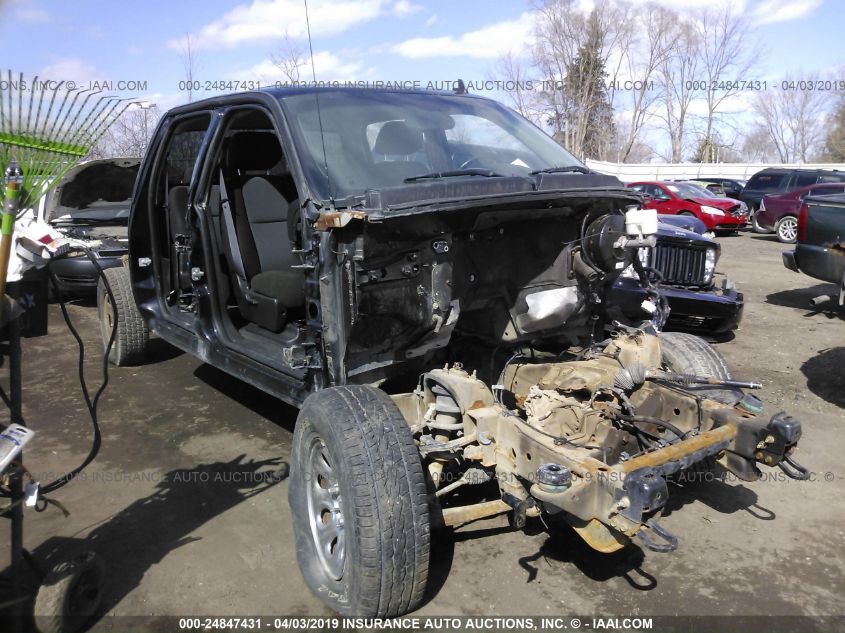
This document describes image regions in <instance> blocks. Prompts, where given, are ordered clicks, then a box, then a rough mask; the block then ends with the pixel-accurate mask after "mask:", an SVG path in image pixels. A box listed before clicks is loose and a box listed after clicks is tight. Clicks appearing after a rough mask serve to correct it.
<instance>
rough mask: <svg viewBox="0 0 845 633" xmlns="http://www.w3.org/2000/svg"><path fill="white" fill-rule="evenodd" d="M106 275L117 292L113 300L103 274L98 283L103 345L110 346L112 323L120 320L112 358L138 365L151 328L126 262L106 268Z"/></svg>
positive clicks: (112, 360)
mask: <svg viewBox="0 0 845 633" xmlns="http://www.w3.org/2000/svg"><path fill="white" fill-rule="evenodd" d="M103 276H104V277H105V278H106V281H108V284H109V288H111V291H112V295H114V302H112V299H111V297H109V293H108V292H107V291H106V285H105V283H104V282H103V279H102V278H101V279H100V281H99V282H98V283H97V314H98V316H99V319H100V337H101V338H102V340H103V349H104V350H105V349H106V348H107V347H108V343H109V339H110V337H111V334H112V328H113V324H114V322H115V321H117V332H116V334H115V337H114V342H113V343H112V346H111V351H110V352H109V361H111V362H112V363H113V364H115V365H117V366H118V367H123V366H124V365H137V364H138V363H140V362H142V361H143V360H144V354H145V352H146V350H147V347H148V345H149V341H150V331H149V329H148V328H147V323H146V322H145V321H144V318H143V317H142V316H141V312H140V311H139V310H138V306H137V305H136V304H135V297H134V295H133V294H132V281H131V280H130V278H129V269H128V268H126V267H125V266H119V267H117V268H106V269H105V270H104V271H103Z"/></svg>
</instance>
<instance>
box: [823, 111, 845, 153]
mask: <svg viewBox="0 0 845 633" xmlns="http://www.w3.org/2000/svg"><path fill="white" fill-rule="evenodd" d="M831 123H832V126H831V128H830V130H829V131H828V133H827V140H826V141H825V147H826V150H827V151H826V155H827V159H828V160H829V161H831V162H834V163H845V99H843V100H842V102H841V103H840V104H839V108H838V109H837V110H836V112H835V113H834V115H833V117H832V121H831Z"/></svg>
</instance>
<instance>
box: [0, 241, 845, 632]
mask: <svg viewBox="0 0 845 633" xmlns="http://www.w3.org/2000/svg"><path fill="white" fill-rule="evenodd" d="M722 245H723V256H722V260H721V263H720V267H719V268H720V271H721V272H722V273H726V274H727V275H729V276H730V277H731V278H732V279H733V280H734V281H735V282H736V284H737V286H738V287H739V288H740V290H742V291H744V292H745V296H746V301H747V306H746V311H745V317H744V322H743V324H742V329H741V330H740V331H738V332H737V335H736V338H735V339H734V340H732V341H730V342H725V343H721V344H719V349H720V351H722V353H723V354H724V355H725V356H726V357H727V359H728V361H729V364H730V365H731V366H732V368H733V371H734V375H735V376H736V377H738V378H742V379H748V380H759V381H761V382H763V383H764V385H765V389H764V392H763V393H762V396H763V398H764V400H765V401H766V403H767V410H768V412H769V413H772V412H775V411H778V410H781V409H786V410H788V411H789V412H791V413H792V414H793V415H796V416H797V417H799V418H800V419H802V420H803V423H804V438H803V439H802V441H801V445H800V446H801V450H800V452H799V454H798V458H799V460H800V461H801V462H802V463H804V464H805V465H807V466H808V467H810V468H811V469H812V470H813V471H814V472H815V473H817V480H816V481H814V482H804V483H797V482H793V481H779V480H770V481H761V482H757V483H754V484H742V483H740V484H736V485H727V484H725V483H720V482H713V483H710V484H700V485H699V484H696V485H691V486H687V487H685V488H680V487H673V488H672V489H671V490H670V492H671V494H672V499H671V501H670V503H669V507H668V509H667V511H666V512H665V514H666V517H665V518H664V519H663V520H662V523H663V524H664V525H665V526H666V527H667V528H669V529H670V530H671V531H673V532H674V533H675V534H678V535H679V536H680V539H681V541H680V548H679V549H678V551H676V552H675V553H672V554H655V553H652V552H644V551H642V550H641V549H640V548H638V547H634V546H631V547H629V548H626V549H625V550H623V551H621V552H618V553H617V554H614V555H610V556H604V555H601V554H597V553H594V552H592V551H591V550H589V549H588V548H587V546H586V545H584V544H583V543H581V542H580V541H579V540H578V539H577V537H571V538H569V537H556V538H551V537H549V536H548V535H547V534H546V533H544V532H543V531H542V530H541V529H539V528H541V527H542V526H541V525H539V524H538V523H529V525H528V527H527V529H526V530H525V532H524V533H515V532H512V531H510V530H509V529H508V527H507V522H506V521H505V519H504V518H499V519H495V520H490V521H486V522H480V523H476V524H474V525H472V526H468V527H465V528H463V529H461V530H459V531H457V532H454V533H444V534H440V535H439V536H438V537H437V538H436V541H435V543H434V550H433V556H432V560H433V564H432V569H431V572H430V581H429V589H428V597H427V599H426V602H425V604H424V606H423V607H422V609H421V611H420V614H425V615H458V614H467V615H470V614H472V615H550V614H582V615H583V614H594V615H597V616H609V615H620V616H626V615H660V614H667V615H673V614H713V613H716V614H721V615H733V614H767V615H801V614H810V615H822V614H845V503H843V499H845V479H843V477H844V476H845V469H843V467H842V466H841V465H840V463H839V462H838V460H837V457H838V453H839V451H840V450H842V449H843V448H845V443H843V440H842V436H841V435H840V433H841V432H842V428H843V423H845V372H843V370H842V368H843V366H845V342H843V341H845V338H843V332H845V324H843V316H842V314H836V313H829V312H818V311H811V310H810V309H809V308H808V307H807V306H808V305H809V304H808V300H809V299H810V298H811V297H813V296H815V295H817V294H821V293H822V292H826V291H829V289H830V288H831V287H830V286H827V285H819V284H817V283H816V282H815V281H814V280H812V279H810V278H809V277H806V276H804V275H798V274H795V273H793V272H790V271H788V270H786V269H785V268H784V267H783V265H782V263H781V257H780V252H781V251H782V250H784V248H785V247H784V246H783V245H781V244H779V243H777V242H776V241H775V240H774V239H773V238H771V237H768V236H758V235H753V234H750V233H746V234H742V235H740V236H735V237H725V238H723V239H722ZM71 312H72V315H73V317H74V318H75V319H76V321H77V323H78V325H79V329H80V331H81V332H82V334H83V337H84V338H85V340H86V343H87V344H88V345H89V346H90V350H91V354H90V355H91V357H92V360H91V361H90V363H89V367H88V370H89V376H91V380H92V382H94V381H95V380H96V377H97V375H98V374H97V362H96V356H97V354H99V349H100V348H99V342H98V339H97V322H96V310H95V309H94V308H92V307H91V305H90V304H87V305H75V306H73V307H72V309H71ZM50 316H51V323H50V327H51V334H50V336H48V337H42V338H40V339H32V340H28V341H25V345H24V354H25V356H24V384H25V389H24V399H25V408H24V414H25V417H26V419H27V421H28V422H29V424H30V425H31V426H32V427H33V428H34V429H35V430H36V431H38V433H39V435H38V437H37V438H36V441H35V442H34V448H33V449H32V450H31V451H29V453H28V454H27V465H28V467H29V468H30V470H32V471H33V472H35V473H40V474H41V476H42V478H44V479H46V478H47V477H48V476H49V475H48V474H47V473H50V472H51V471H61V470H63V469H67V468H70V467H73V466H74V465H76V464H77V463H78V462H79V461H80V460H81V459H82V458H83V457H84V456H85V454H86V452H87V450H88V446H89V443H90V427H89V423H88V420H87V414H86V413H85V410H84V406H83V404H82V403H81V399H80V397H79V392H78V385H77V379H76V347H75V345H74V344H73V341H72V339H71V338H70V335H69V334H68V333H67V330H66V329H65V327H64V325H63V323H62V322H61V316H60V314H59V311H58V309H57V307H56V306H53V307H51V315H50ZM155 356H156V358H155V362H150V363H149V364H146V365H144V366H142V367H136V368H112V371H111V384H110V386H109V388H108V390H107V392H106V395H105V396H104V399H103V402H102V405H101V423H102V429H103V448H102V451H101V453H100V455H99V457H98V458H97V460H96V461H95V463H94V464H93V465H92V466H91V467H90V468H89V469H88V470H87V471H86V476H85V478H84V479H80V480H79V481H76V482H75V483H73V484H72V485H70V486H67V487H66V488H64V489H62V490H61V491H60V493H58V494H57V495H56V498H57V499H59V500H60V501H61V502H62V503H63V504H65V505H66V506H67V508H68V509H69V510H70V512H71V515H70V517H68V518H64V517H63V516H62V514H61V513H60V512H59V511H58V510H55V509H52V508H51V509H50V510H48V511H47V512H44V513H43V514H35V513H33V512H29V513H28V514H27V525H26V544H27V546H28V547H29V548H31V549H32V550H34V551H35V553H36V554H37V555H38V556H41V557H45V556H53V555H55V553H56V552H59V551H61V552H67V551H69V550H68V548H70V547H76V546H86V547H93V548H95V549H96V550H98V552H99V553H100V554H101V555H102V556H103V558H104V559H105V560H106V563H107V570H108V578H109V583H108V587H107V589H106V595H105V601H104V605H103V606H104V612H106V613H109V614H116V615H138V616H156V615H173V614H177V615H191V614H193V615H242V616H251V615H258V614H265V615H270V614H283V615H330V613H329V612H328V611H327V609H325V608H324V607H323V606H322V605H321V603H320V602H318V601H317V599H316V598H314V597H313V596H312V595H311V594H310V593H309V591H308V589H307V588H306V587H305V585H304V583H303V581H302V579H301V577H300V574H299V570H298V568H297V566H296V562H295V554H294V548H293V539H292V535H291V522H290V517H289V511H288V506H287V484H286V483H285V482H284V481H283V482H281V483H278V484H274V482H272V481H269V483H268V480H266V479H261V478H260V477H255V476H253V474H254V473H255V472H269V471H272V470H273V469H275V468H278V467H279V465H280V463H281V462H283V461H284V460H286V459H287V457H288V453H289V449H290V443H291V437H292V429H293V423H294V419H295V411H294V410H293V409H292V408H290V407H288V406H286V405H284V404H281V403H279V402H278V401H276V400H274V399H272V398H270V397H268V396H266V395H264V394H263V393H261V392H259V391H257V390H254V389H252V388H250V387H247V386H245V385H244V384H242V383H240V382H239V381H237V380H235V379H233V378H230V377H228V376H227V375H225V374H223V373H221V372H219V371H217V370H216V369H213V368H211V367H209V366H207V365H203V364H202V363H200V362H199V361H197V360H195V359H193V358H191V357H188V356H186V355H183V354H180V353H178V352H177V351H175V350H173V349H171V348H169V347H168V346H166V345H160V346H158V347H157V348H156V352H155ZM770 472H775V471H770ZM777 472H779V471H777ZM7 538H8V536H7V533H6V532H4V533H3V539H4V543H5V542H6V539H7ZM2 556H7V553H6V550H5V549H4V550H3V554H2ZM5 564H6V563H5V561H4V566H5ZM126 629H127V621H121V620H115V619H112V618H104V619H101V620H99V621H98V622H97V623H95V625H94V627H93V630H126Z"/></svg>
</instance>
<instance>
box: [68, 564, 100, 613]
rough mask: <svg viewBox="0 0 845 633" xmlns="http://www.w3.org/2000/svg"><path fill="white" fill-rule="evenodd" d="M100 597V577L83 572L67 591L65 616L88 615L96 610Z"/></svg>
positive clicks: (93, 573)
mask: <svg viewBox="0 0 845 633" xmlns="http://www.w3.org/2000/svg"><path fill="white" fill-rule="evenodd" d="M99 597H100V575H99V574H98V573H97V572H96V571H94V570H92V569H88V570H86V571H84V572H83V573H82V574H81V575H80V576H79V578H77V579H76V582H74V583H73V585H72V586H71V588H70V590H69V591H68V601H67V615H71V616H73V615H88V614H89V613H90V612H92V611H93V610H94V608H96V606H97V603H98V602H99Z"/></svg>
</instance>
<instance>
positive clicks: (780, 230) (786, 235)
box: [775, 215, 798, 244]
mask: <svg viewBox="0 0 845 633" xmlns="http://www.w3.org/2000/svg"><path fill="white" fill-rule="evenodd" d="M775 235H777V237H778V240H780V241H781V242H783V243H784V244H795V242H796V241H797V239H798V218H796V217H795V216H794V215H785V216H783V217H782V218H781V219H780V220H778V222H777V224H775Z"/></svg>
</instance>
